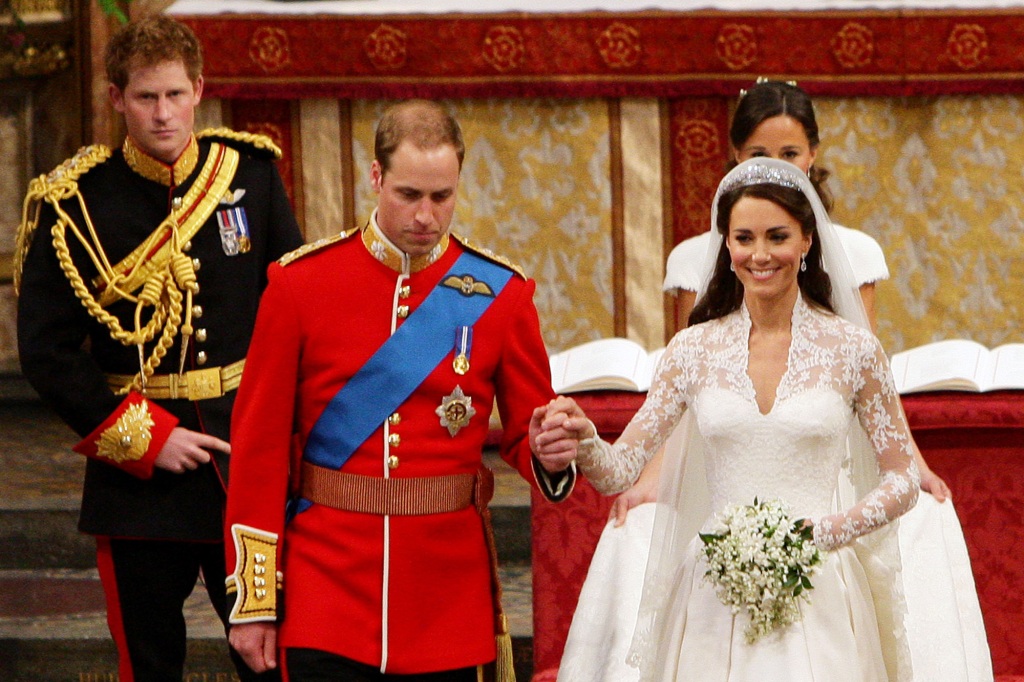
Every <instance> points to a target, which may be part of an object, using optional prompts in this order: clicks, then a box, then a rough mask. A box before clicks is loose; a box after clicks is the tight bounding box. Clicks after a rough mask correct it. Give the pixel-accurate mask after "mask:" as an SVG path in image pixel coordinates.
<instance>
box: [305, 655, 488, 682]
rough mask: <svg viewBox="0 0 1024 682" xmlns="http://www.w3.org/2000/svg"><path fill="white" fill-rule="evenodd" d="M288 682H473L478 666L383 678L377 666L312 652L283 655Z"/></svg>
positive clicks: (389, 675) (477, 676) (475, 680)
mask: <svg viewBox="0 0 1024 682" xmlns="http://www.w3.org/2000/svg"><path fill="white" fill-rule="evenodd" d="M285 667H286V668H287V671H288V672H287V673H286V679H287V680H288V682H390V681H392V680H393V681H394V682H477V681H478V680H480V679H483V678H482V677H481V676H480V675H481V673H480V666H473V667H471V668H459V669H458V670H441V671H439V672H432V673H417V674H414V675H391V674H383V673H381V672H380V669H379V668H378V667H377V666H373V665H366V664H365V663H358V662H356V661H353V660H351V659H349V658H345V657H344V656H338V655H337V654H330V653H327V652H326V651H318V650H316V649H287V650H286V651H285Z"/></svg>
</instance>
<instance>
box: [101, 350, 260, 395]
mask: <svg viewBox="0 0 1024 682" xmlns="http://www.w3.org/2000/svg"><path fill="white" fill-rule="evenodd" d="M244 367H245V358H242V359H241V360H238V361H237V362H232V363H231V364H230V365H224V366H223V367H207V368H205V369H190V370H189V371H187V372H185V373H184V374H155V375H153V376H151V377H149V378H148V379H146V390H145V391H143V395H145V396H146V397H147V398H153V399H154V400H209V399H210V398H220V397H221V396H223V395H225V394H226V393H229V392H230V391H233V390H235V389H236V388H238V384H239V383H241V381H242V369H243V368H244ZM106 376H107V385H108V386H110V388H111V390H114V391H117V390H119V389H120V388H122V387H124V386H127V385H128V384H130V383H132V381H134V380H135V377H134V376H133V375H131V374H108V375H106Z"/></svg>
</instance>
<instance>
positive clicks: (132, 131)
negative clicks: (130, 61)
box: [110, 61, 203, 164]
mask: <svg viewBox="0 0 1024 682" xmlns="http://www.w3.org/2000/svg"><path fill="white" fill-rule="evenodd" d="M202 92H203V78H202V76H200V77H199V78H198V79H197V80H196V82H195V83H193V82H192V81H191V80H189V77H188V74H187V73H186V71H185V65H184V64H183V63H182V62H180V61H163V62H159V63H157V64H154V65H151V66H133V67H132V68H131V69H130V70H129V75H128V84H127V85H126V86H125V87H124V89H123V90H122V89H120V88H118V87H117V86H116V85H114V84H111V85H110V101H111V102H112V104H113V105H114V109H116V110H117V111H118V112H119V113H121V114H122V115H124V121H125V126H126V127H127V129H128V136H129V137H131V138H132V141H133V142H135V144H136V145H138V147H139V148H140V149H142V151H144V152H146V153H147V154H149V155H150V156H152V157H153V158H155V159H158V160H160V161H163V162H164V163H167V164H173V163H174V162H175V161H177V159H178V157H179V156H180V155H181V152H182V151H183V150H184V149H185V147H186V146H187V145H188V142H189V138H190V137H191V135H192V127H193V125H194V124H195V109H196V106H198V105H199V100H200V98H201V96H202Z"/></svg>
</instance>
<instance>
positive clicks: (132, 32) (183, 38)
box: [106, 14, 203, 90]
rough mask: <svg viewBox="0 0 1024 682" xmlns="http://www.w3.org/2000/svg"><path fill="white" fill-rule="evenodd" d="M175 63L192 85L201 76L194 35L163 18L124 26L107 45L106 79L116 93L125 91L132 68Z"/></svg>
mask: <svg viewBox="0 0 1024 682" xmlns="http://www.w3.org/2000/svg"><path fill="white" fill-rule="evenodd" d="M177 61H180V62H181V63H182V64H183V65H184V66H185V72H186V73H187V74H188V78H189V80H190V81H192V82H193V83H195V82H196V81H198V80H199V77H200V76H202V75H203V48H202V45H200V43H199V39H198V38H197V37H196V34H195V33H193V32H192V29H190V28H189V27H188V26H186V25H185V24H182V23H181V22H179V21H175V20H174V19H171V18H170V17H169V16H167V15H166V14H155V15H151V16H148V17H146V18H145V19H140V20H138V21H132V22H130V23H128V24H125V25H124V26H122V27H121V28H120V29H119V30H118V31H117V33H115V34H114V36H113V37H112V38H111V39H110V42H109V43H107V54H106V66H107V79H108V80H109V81H110V82H111V83H113V84H114V85H115V86H116V87H117V89H119V90H124V89H125V88H126V87H128V74H129V73H130V72H131V69H132V68H133V67H136V66H154V65H156V64H160V63H162V62H177Z"/></svg>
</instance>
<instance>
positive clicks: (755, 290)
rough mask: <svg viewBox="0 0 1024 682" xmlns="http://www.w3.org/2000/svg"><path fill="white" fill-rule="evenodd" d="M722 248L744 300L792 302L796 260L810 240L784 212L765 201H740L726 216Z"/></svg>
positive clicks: (796, 287)
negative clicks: (724, 249) (727, 252)
mask: <svg viewBox="0 0 1024 682" xmlns="http://www.w3.org/2000/svg"><path fill="white" fill-rule="evenodd" d="M726 247H727V248H728V250H729V257H730V260H731V261H732V267H733V269H734V271H735V272H736V277H737V278H738V279H739V280H740V283H741V284H742V285H743V291H744V297H745V298H747V299H748V300H750V299H751V297H753V298H755V299H760V300H762V301H766V302H767V301H773V300H793V301H795V300H796V296H797V294H798V292H799V285H798V284H797V273H798V272H799V270H800V258H801V256H803V255H804V254H806V253H807V251H808V250H809V249H810V247H811V237H810V236H809V235H804V233H803V231H802V230H801V227H800V222H799V221H798V220H797V219H796V218H794V217H793V216H792V215H790V214H789V213H788V212H787V211H786V210H785V209H784V208H782V207H781V206H779V205H778V204H776V203H775V202H773V201H770V200H768V199H761V198H758V197H749V196H745V197H741V198H740V199H739V200H738V201H737V202H736V203H735V205H733V208H732V212H731V213H730V216H729V232H728V235H727V236H726Z"/></svg>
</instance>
